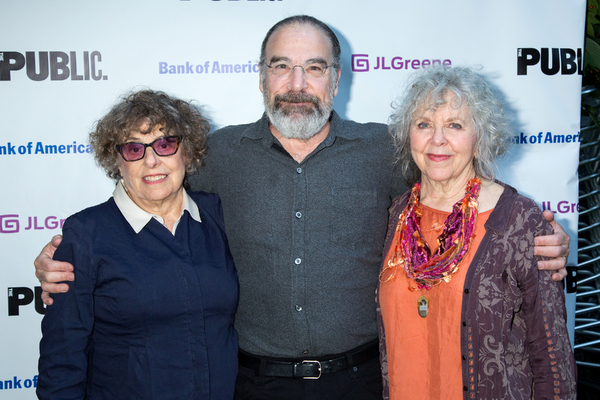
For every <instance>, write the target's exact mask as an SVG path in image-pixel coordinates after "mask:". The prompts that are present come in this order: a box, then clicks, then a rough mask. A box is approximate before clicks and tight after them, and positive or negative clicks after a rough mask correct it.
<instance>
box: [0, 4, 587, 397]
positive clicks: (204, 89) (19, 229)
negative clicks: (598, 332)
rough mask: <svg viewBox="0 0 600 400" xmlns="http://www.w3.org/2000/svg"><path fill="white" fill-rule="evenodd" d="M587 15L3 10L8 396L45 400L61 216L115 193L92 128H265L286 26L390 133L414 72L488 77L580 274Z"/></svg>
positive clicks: (352, 101)
mask: <svg viewBox="0 0 600 400" xmlns="http://www.w3.org/2000/svg"><path fill="white" fill-rule="evenodd" d="M585 9H586V2H585V1H584V0H568V1H566V0H544V1H541V0H535V1H527V2H522V1H516V0H515V1H504V2H482V1H479V0H457V1H452V2H449V1H445V0H426V1H420V2H414V1H408V0H393V1H392V0H388V1H372V0H329V1H319V0H128V1H121V0H105V1H102V2H81V1H75V0H28V1H20V0H2V3H1V4H0V13H1V15H2V23H0V122H1V123H0V171H1V175H0V183H1V189H0V190H1V191H2V196H1V199H0V360H1V362H0V398H6V399H33V398H35V387H36V383H37V358H38V344H39V340H40V337H41V331H40V321H41V319H42V317H43V314H44V312H45V308H44V306H43V304H42V302H41V300H40V294H41V289H40V288H39V282H38V281H37V280H36V279H35V277H34V268H33V259H34V258H35V256H36V255H37V254H38V253H39V251H40V249H41V248H42V246H43V245H44V244H46V243H47V242H48V241H49V240H50V238H51V237H52V236H53V235H55V234H59V233H60V232H61V226H62V224H63V222H64V220H65V218H67V217H68V216H69V215H71V214H72V213H74V212H76V211H79V210H81V209H83V208H85V207H88V206H91V205H94V204H97V203H100V202H102V201H105V200H106V199H107V198H108V197H110V196H111V194H112V190H113V188H114V182H113V181H111V180H110V179H108V178H107V177H105V176H104V174H103V173H102V172H101V171H100V169H99V168H98V167H97V166H96V165H95V164H94V160H93V156H92V154H91V148H90V146H89V144H88V142H87V135H88V132H89V130H90V129H91V128H92V126H93V123H94V122H95V121H96V120H97V119H98V118H99V117H101V116H102V115H104V114H105V113H106V112H107V111H108V110H109V108H110V107H111V106H112V104H114V103H115V102H116V101H117V99H118V97H119V96H120V95H121V94H123V93H124V92H128V91H131V90H136V89H141V88H151V89H157V90H163V91H166V92H168V93H170V94H173V95H175V96H177V97H181V98H183V99H186V100H195V101H196V102H197V103H198V104H201V105H202V106H203V109H204V112H205V113H206V115H207V116H208V117H209V118H210V120H211V125H212V127H213V129H217V128H219V127H223V126H225V125H230V124H240V123H247V122H251V121H255V120H257V119H258V118H260V116H261V114H262V112H263V104H262V96H261V93H260V91H259V76H258V58H259V52H260V44H261V42H262V40H263V37H264V35H265V33H266V32H267V30H268V29H269V28H270V27H271V26H272V25H273V24H275V23H276V22H277V21H279V20H280V19H282V18H285V17H287V16H290V15H295V14H309V15H313V16H315V17H317V18H319V19H321V20H323V21H324V22H326V23H327V24H329V26H331V28H332V29H333V30H334V31H335V32H336V34H337V35H338V37H339V39H340V43H341V45H342V68H343V69H342V77H341V82H340V90H339V93H338V95H337V97H336V98H335V109H336V110H337V111H338V113H340V115H341V116H342V117H344V118H348V119H353V120H356V121H359V122H368V121H375V122H384V123H385V122H386V121H387V119H388V116H389V114H390V112H391V104H392V103H393V101H394V100H395V99H396V98H397V97H398V96H400V95H401V94H402V92H403V89H404V86H405V84H406V82H407V79H408V77H409V76H410V75H411V73H413V72H415V71H417V70H419V69H421V68H426V67H427V66H429V65H434V64H443V65H453V66H455V65H469V66H480V67H481V72H482V73H483V74H484V75H485V76H486V77H487V78H488V79H489V81H490V82H491V83H492V84H493V85H494V86H495V87H497V88H499V89H500V90H501V91H502V93H503V95H504V97H505V101H506V108H507V110H508V111H509V112H510V113H511V114H512V115H513V116H514V117H515V130H514V137H513V143H514V145H513V148H512V151H511V154H510V155H509V156H508V157H506V158H505V159H503V161H502V162H501V163H500V164H499V170H500V172H499V174H498V177H499V178H500V179H501V180H504V181H506V182H508V183H510V184H511V185H513V186H515V187H517V188H518V189H519V190H520V191H521V192H522V193H524V194H526V195H527V196H530V197H532V198H534V199H535V200H536V202H537V203H538V204H539V205H540V207H541V208H542V209H550V210H552V211H553V212H555V217H556V219H557V220H558V221H559V222H560V223H561V224H562V226H563V227H564V228H565V229H566V230H567V231H568V232H569V234H570V235H571V238H572V249H571V257H570V264H573V265H574V264H576V231H577V219H578V207H579V206H578V180H577V165H578V156H579V115H580V111H579V109H580V92H581V71H582V48H583V37H584V21H585ZM567 297H568V299H567V302H568V307H569V309H570V317H571V318H570V319H571V327H572V322H573V318H572V317H573V312H574V297H573V295H572V294H570V295H568V296H567ZM570 333H571V335H572V334H573V331H572V329H571V331H570Z"/></svg>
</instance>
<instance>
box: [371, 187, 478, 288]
mask: <svg viewBox="0 0 600 400" xmlns="http://www.w3.org/2000/svg"><path fill="white" fill-rule="evenodd" d="M480 187H481V181H480V180H479V179H478V178H473V179H471V180H469V182H468V184H467V189H466V193H465V197H464V198H463V199H462V200H460V201H458V202H457V203H456V204H454V206H453V207H452V213H451V214H450V215H449V216H448V218H446V221H445V223H444V230H443V231H442V233H441V234H440V236H438V238H437V244H438V247H437V249H436V251H435V252H434V253H433V255H432V254H431V250H430V248H429V245H428V244H427V242H426V241H425V239H424V238H423V234H422V233H421V227H420V224H421V214H422V211H421V207H420V203H419V196H420V193H421V184H420V183H417V184H415V186H414V187H413V188H412V191H411V195H410V199H409V200H408V204H407V205H406V207H405V208H404V211H402V214H401V215H400V218H399V220H398V225H397V226H396V231H397V232H398V240H397V241H396V247H395V250H394V255H393V256H392V257H391V259H390V260H389V262H388V265H387V266H386V267H385V268H384V270H383V271H382V272H381V274H380V277H379V279H380V280H381V281H382V282H387V281H390V280H392V279H394V277H395V275H396V270H397V268H398V266H399V265H400V266H401V268H403V269H404V271H406V275H407V276H408V278H409V279H411V280H412V281H414V282H415V283H416V287H415V286H414V285H412V284H410V285H409V287H408V288H409V290H411V291H415V290H417V289H426V290H429V289H431V288H432V287H434V286H437V285H439V284H440V283H441V282H442V281H444V282H446V283H448V282H450V280H451V279H452V275H453V274H454V273H455V272H456V271H458V266H459V265H460V262H461V261H462V260H463V258H464V257H465V254H467V251H469V246H470V244H471V239H472V238H473V231H474V230H475V222H476V220H477V196H478V195H479V189H480Z"/></svg>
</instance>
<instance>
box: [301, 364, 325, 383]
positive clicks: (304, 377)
mask: <svg viewBox="0 0 600 400" xmlns="http://www.w3.org/2000/svg"><path fill="white" fill-rule="evenodd" d="M309 363H317V364H319V376H303V377H302V379H319V378H320V377H321V362H320V361H317V360H304V361H302V364H309Z"/></svg>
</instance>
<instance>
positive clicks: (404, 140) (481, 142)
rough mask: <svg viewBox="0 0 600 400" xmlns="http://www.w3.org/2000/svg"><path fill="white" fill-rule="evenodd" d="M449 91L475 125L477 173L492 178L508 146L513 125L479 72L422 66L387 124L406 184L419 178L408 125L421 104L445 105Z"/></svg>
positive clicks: (421, 107)
mask: <svg viewBox="0 0 600 400" xmlns="http://www.w3.org/2000/svg"><path fill="white" fill-rule="evenodd" d="M448 92H451V93H453V94H454V95H455V96H456V97H455V99H456V101H452V104H450V105H451V106H452V107H456V108H460V107H461V106H465V107H466V109H467V111H468V112H469V115H470V117H471V120H472V122H473V125H474V126H475V132H476V135H477V137H476V142H475V154H476V156H475V159H474V161H473V167H474V169H475V173H476V174H477V176H478V177H480V178H484V179H493V178H494V177H495V160H496V159H497V158H498V157H500V156H502V155H503V154H505V153H506V151H507V150H508V148H509V147H510V138H511V135H512V127H511V124H510V122H509V119H508V118H507V116H506V115H505V113H504V107H503V105H502V102H501V100H500V97H499V94H497V93H496V92H495V91H494V90H493V89H492V88H491V87H490V85H489V84H488V83H487V82H486V81H485V80H484V79H483V78H482V77H481V76H480V75H479V74H477V73H476V72H475V71H473V69H471V68H468V67H453V68H444V67H431V68H427V69H424V70H423V71H421V72H419V73H417V74H416V76H415V77H414V78H413V79H412V80H411V81H410V82H409V84H408V86H407V90H406V94H405V96H404V98H403V99H402V100H400V101H397V102H396V104H395V105H394V109H395V111H394V112H393V113H392V115H391V116H390V121H389V128H388V129H389V132H390V134H391V135H392V137H393V139H394V144H395V146H396V151H397V162H398V163H399V164H400V167H401V172H402V173H403V175H404V179H405V180H406V181H407V183H408V184H409V185H413V184H415V183H416V182H418V181H419V180H420V178H421V171H420V170H419V169H418V167H417V165H416V164H415V162H414V160H413V159H412V155H411V151H410V128H411V125H412V123H413V122H414V118H415V117H416V116H417V115H416V113H417V112H418V111H419V110H421V109H423V107H426V108H432V109H434V110H436V109H438V108H439V107H441V106H443V105H445V104H446V100H445V97H446V94H447V93H448Z"/></svg>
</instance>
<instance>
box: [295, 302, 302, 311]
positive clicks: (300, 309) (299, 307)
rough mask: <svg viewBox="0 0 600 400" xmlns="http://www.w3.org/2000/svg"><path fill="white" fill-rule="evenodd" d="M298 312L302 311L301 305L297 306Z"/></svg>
mask: <svg viewBox="0 0 600 400" xmlns="http://www.w3.org/2000/svg"><path fill="white" fill-rule="evenodd" d="M296 311H298V312H300V311H302V306H301V305H300V304H296Z"/></svg>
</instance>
